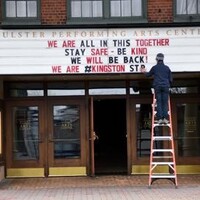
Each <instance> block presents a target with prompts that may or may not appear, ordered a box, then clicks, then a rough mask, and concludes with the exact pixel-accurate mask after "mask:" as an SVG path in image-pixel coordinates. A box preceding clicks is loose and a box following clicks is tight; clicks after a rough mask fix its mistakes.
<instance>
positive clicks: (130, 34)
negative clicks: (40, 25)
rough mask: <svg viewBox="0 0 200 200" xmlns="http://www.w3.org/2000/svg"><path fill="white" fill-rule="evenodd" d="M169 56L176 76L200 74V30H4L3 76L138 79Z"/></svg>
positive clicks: (0, 40)
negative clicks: (129, 75)
mask: <svg viewBox="0 0 200 200" xmlns="http://www.w3.org/2000/svg"><path fill="white" fill-rule="evenodd" d="M157 53H163V54H164V55H165V64H166V65H168V66H169V67H170V69H171V70H172V72H195V71H199V69H200V67H199V66H200V27H181V28H124V29H123V28H120V29H111V28H110V29H55V30H54V29H45V30H43V29H40V30H38V29H37V30H30V29H28V30H0V74H2V75H3V74H13V75H15V74H102V73H106V74H108V73H109V74H112V73H140V67H146V68H147V71H148V70H149V69H150V68H151V67H152V66H153V65H155V64H156V61H155V57H156V54H157Z"/></svg>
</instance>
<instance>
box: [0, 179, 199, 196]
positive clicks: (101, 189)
mask: <svg viewBox="0 0 200 200" xmlns="http://www.w3.org/2000/svg"><path fill="white" fill-rule="evenodd" d="M156 199H158V200H169V199H170V200H183V199H184V200H199V199H200V175H178V187H177V188H176V187H175V185H174V184H173V183H172V182H171V181H169V180H164V179H160V180H156V181H155V182H154V183H153V184H152V186H151V188H149V187H148V176H147V175H133V176H122V175H119V176H117V175H116V176H113V175H112V176H96V177H52V178H20V179H5V180H3V181H1V182H0V200H156Z"/></svg>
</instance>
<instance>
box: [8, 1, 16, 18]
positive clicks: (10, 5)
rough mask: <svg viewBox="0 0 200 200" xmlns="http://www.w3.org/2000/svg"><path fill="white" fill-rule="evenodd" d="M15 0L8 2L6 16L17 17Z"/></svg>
mask: <svg viewBox="0 0 200 200" xmlns="http://www.w3.org/2000/svg"><path fill="white" fill-rule="evenodd" d="M15 6H16V4H15V1H7V2H6V17H16V11H15Z"/></svg>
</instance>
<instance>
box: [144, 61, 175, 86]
mask: <svg viewBox="0 0 200 200" xmlns="http://www.w3.org/2000/svg"><path fill="white" fill-rule="evenodd" d="M146 76H147V77H150V76H153V77H154V81H153V87H154V88H155V87H156V86H163V87H170V86H171V84H172V73H171V70H170V68H169V67H168V66H167V65H165V64H164V63H163V62H158V63H157V65H155V66H153V67H152V68H151V69H150V71H149V72H147V73H146Z"/></svg>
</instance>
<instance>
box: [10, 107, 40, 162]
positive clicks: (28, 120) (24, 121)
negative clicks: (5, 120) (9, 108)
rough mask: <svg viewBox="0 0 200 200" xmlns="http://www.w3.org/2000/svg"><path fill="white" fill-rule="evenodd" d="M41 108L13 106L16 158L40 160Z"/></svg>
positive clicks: (14, 152) (14, 155)
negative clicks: (39, 130)
mask: <svg viewBox="0 0 200 200" xmlns="http://www.w3.org/2000/svg"><path fill="white" fill-rule="evenodd" d="M38 116H39V110H38V107H37V106H24V107H14V108H13V118H14V121H13V133H14V135H13V157H14V160H38V159H39V154H38V148H39V144H38V142H39V141H38V127H39V120H38Z"/></svg>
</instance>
